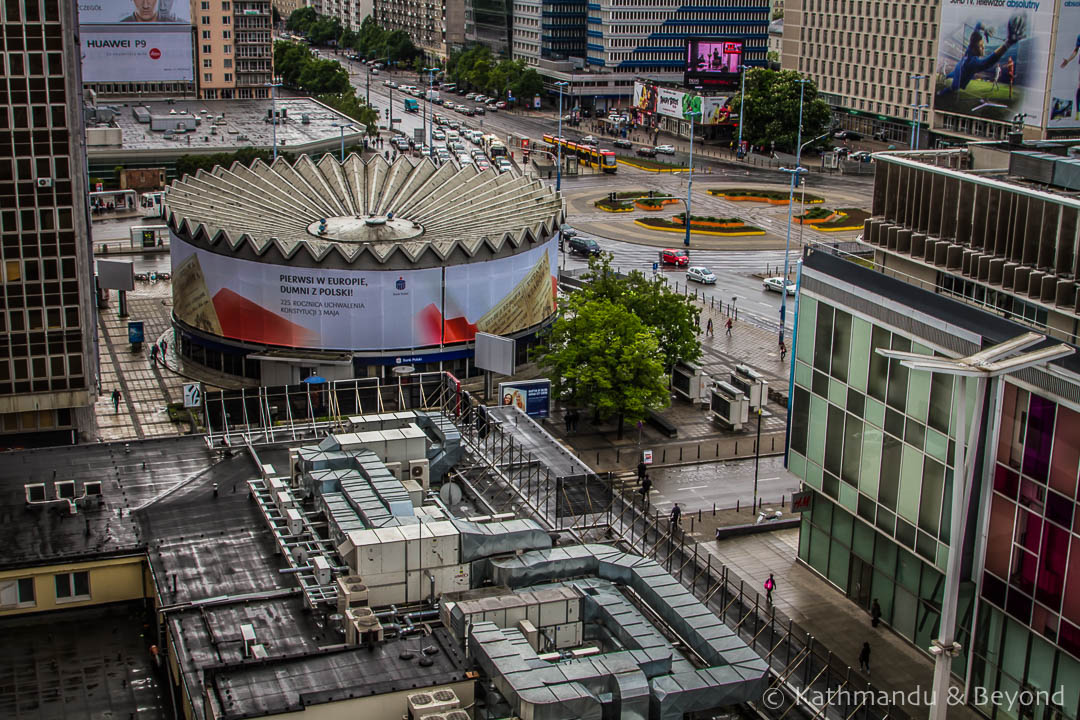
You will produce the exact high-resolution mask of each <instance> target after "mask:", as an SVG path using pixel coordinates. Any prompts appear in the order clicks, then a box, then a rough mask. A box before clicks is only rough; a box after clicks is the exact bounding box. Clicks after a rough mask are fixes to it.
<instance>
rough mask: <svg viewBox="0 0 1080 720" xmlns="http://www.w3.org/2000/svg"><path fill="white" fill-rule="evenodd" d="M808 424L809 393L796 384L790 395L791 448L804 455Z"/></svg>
mask: <svg viewBox="0 0 1080 720" xmlns="http://www.w3.org/2000/svg"><path fill="white" fill-rule="evenodd" d="M809 424H810V393H808V392H807V391H806V390H804V389H803V388H801V387H799V386H798V385H796V386H795V392H794V394H793V395H792V397H791V449H792V450H794V451H795V452H797V453H800V454H802V455H806V438H807V433H808V431H809Z"/></svg>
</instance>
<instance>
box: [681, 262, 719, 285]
mask: <svg viewBox="0 0 1080 720" xmlns="http://www.w3.org/2000/svg"><path fill="white" fill-rule="evenodd" d="M686 279H687V280H693V281H694V282H699V283H704V284H705V285H715V284H716V276H715V275H713V272H712V270H710V269H709V268H707V267H704V266H702V265H696V266H694V267H692V268H688V269H687V271H686Z"/></svg>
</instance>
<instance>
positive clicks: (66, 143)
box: [0, 2, 98, 447]
mask: <svg viewBox="0 0 1080 720" xmlns="http://www.w3.org/2000/svg"><path fill="white" fill-rule="evenodd" d="M0 31H2V33H3V35H4V37H5V39H6V40H5V45H4V46H3V48H2V49H0V65H2V66H3V67H4V68H5V73H4V80H3V83H4V84H3V92H2V93H0V96H2V98H3V100H0V118H2V120H0V255H2V261H3V264H2V268H0V269H2V271H3V274H2V277H0V280H2V282H3V286H4V307H3V309H0V444H2V445H4V446H5V447H10V446H12V445H23V444H30V443H41V442H47V443H49V444H63V443H71V442H76V441H79V440H86V439H89V438H90V437H92V436H93V434H94V416H93V409H92V405H93V403H94V401H95V398H96V386H97V382H98V365H97V325H96V311H95V308H94V284H93V271H92V270H91V244H90V229H89V225H90V222H89V215H88V211H87V191H88V188H87V179H86V145H85V138H84V132H83V116H82V102H81V100H82V84H81V82H82V81H81V73H80V67H79V48H78V46H77V45H76V44H75V43H76V39H77V37H78V34H77V30H76V17H75V5H74V3H57V2H27V3H10V4H8V5H7V6H6V8H5V12H4V14H3V15H2V16H0Z"/></svg>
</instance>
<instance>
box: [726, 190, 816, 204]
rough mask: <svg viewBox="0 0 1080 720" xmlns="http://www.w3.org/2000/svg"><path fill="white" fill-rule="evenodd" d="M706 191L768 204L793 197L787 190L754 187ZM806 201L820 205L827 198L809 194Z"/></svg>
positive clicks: (783, 201)
mask: <svg viewBox="0 0 1080 720" xmlns="http://www.w3.org/2000/svg"><path fill="white" fill-rule="evenodd" d="M706 192H708V193H709V194H710V195H712V196H714V197H719V198H724V199H725V200H730V201H731V202H758V203H766V204H768V205H787V204H788V200H789V199H790V197H791V196H790V193H786V192H779V191H777V190H757V189H752V188H750V189H747V188H709V190H707V191H706ZM800 199H802V196H800ZM804 201H805V204H807V205H819V204H821V203H823V202H825V198H822V197H818V196H817V195H807V196H805V200H804Z"/></svg>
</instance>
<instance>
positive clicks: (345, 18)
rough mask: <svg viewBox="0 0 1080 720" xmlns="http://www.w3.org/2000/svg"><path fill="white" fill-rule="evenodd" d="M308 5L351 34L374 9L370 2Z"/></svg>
mask: <svg viewBox="0 0 1080 720" xmlns="http://www.w3.org/2000/svg"><path fill="white" fill-rule="evenodd" d="M278 2H280V0H278ZM309 4H310V5H311V7H313V8H315V12H317V13H318V14H320V15H326V16H328V17H332V18H336V19H337V21H338V22H340V23H341V27H343V28H345V29H346V30H352V31H353V32H359V31H360V26H361V25H362V24H363V22H364V18H366V17H367V16H369V15H371V13H372V12H373V9H374V5H373V2H372V0H312V1H311V2H310V3H309ZM278 12H281V11H280V9H279V10H278Z"/></svg>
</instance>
